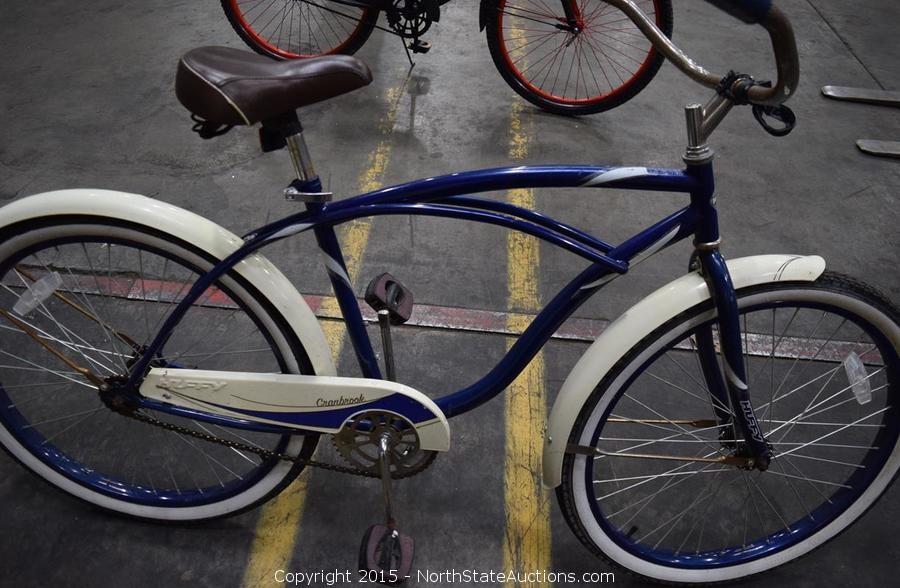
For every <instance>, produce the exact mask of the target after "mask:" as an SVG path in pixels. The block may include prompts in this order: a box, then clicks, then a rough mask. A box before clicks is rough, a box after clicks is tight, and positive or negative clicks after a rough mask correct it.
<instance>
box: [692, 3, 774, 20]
mask: <svg viewBox="0 0 900 588" xmlns="http://www.w3.org/2000/svg"><path fill="white" fill-rule="evenodd" d="M706 1H707V2H708V3H710V4H712V5H713V6H715V7H716V8H718V9H720V10H723V11H725V12H727V13H728V14H730V15H731V16H733V17H735V18H737V19H740V20H742V21H744V22H745V23H747V24H759V23H761V22H762V21H763V20H765V18H766V17H767V16H768V15H769V11H770V10H772V0H706Z"/></svg>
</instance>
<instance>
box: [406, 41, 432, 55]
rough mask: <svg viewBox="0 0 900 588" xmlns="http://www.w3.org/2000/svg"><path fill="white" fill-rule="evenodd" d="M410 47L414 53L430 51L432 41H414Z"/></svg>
mask: <svg viewBox="0 0 900 588" xmlns="http://www.w3.org/2000/svg"><path fill="white" fill-rule="evenodd" d="M408 47H409V50H410V51H412V52H413V53H428V52H429V51H431V43H429V42H428V41H413V42H412V43H410V44H409V45H408Z"/></svg>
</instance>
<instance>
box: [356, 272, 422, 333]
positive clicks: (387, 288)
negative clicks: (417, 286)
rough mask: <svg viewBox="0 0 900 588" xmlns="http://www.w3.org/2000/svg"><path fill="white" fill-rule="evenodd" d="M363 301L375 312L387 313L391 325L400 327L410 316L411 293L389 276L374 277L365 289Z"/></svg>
mask: <svg viewBox="0 0 900 588" xmlns="http://www.w3.org/2000/svg"><path fill="white" fill-rule="evenodd" d="M365 300H366V303H367V304H368V305H369V306H371V307H372V309H373V310H374V311H375V312H378V311H380V310H386V311H388V313H389V314H390V319H391V324H392V325H402V324H403V323H405V322H406V321H408V320H409V317H410V316H412V309H413V294H412V291H411V290H410V289H409V288H407V287H406V286H404V285H403V284H401V283H400V282H398V281H397V278H395V277H394V276H392V275H391V274H388V273H384V274H381V275H379V276H375V278H374V279H373V280H372V281H371V282H369V285H368V287H367V288H366V296H365Z"/></svg>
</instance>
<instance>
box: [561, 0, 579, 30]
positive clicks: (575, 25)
mask: <svg viewBox="0 0 900 588" xmlns="http://www.w3.org/2000/svg"><path fill="white" fill-rule="evenodd" d="M562 6H563V12H565V15H566V24H568V25H569V27H570V28H571V30H572V32H573V33H576V34H577V33H579V32H581V29H583V28H584V18H583V16H582V14H581V9H580V8H579V7H578V2H577V1H576V0H562Z"/></svg>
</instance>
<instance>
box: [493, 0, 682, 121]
mask: <svg viewBox="0 0 900 588" xmlns="http://www.w3.org/2000/svg"><path fill="white" fill-rule="evenodd" d="M563 2H572V4H573V6H574V8H576V9H577V11H576V13H575V14H576V16H577V27H576V28H575V29H573V28H571V27H570V26H569V25H568V23H567V18H566V13H565V10H564V7H563ZM637 4H638V7H639V8H641V10H643V11H644V12H645V13H646V14H647V15H648V16H649V17H650V18H651V19H653V20H654V21H655V22H656V25H657V26H658V27H659V28H660V30H662V31H663V32H664V33H665V34H666V35H667V36H671V35H672V4H671V1H670V0H638V1H637ZM485 28H486V31H487V42H488V47H489V48H490V51H491V57H492V58H493V60H494V64H495V65H496V66H497V69H498V70H499V72H500V74H501V75H502V76H503V79H505V80H506V82H507V83H508V84H509V85H510V86H511V87H512V88H513V90H515V91H516V92H518V93H519V95H521V96H522V97H523V98H525V99H526V100H528V101H529V102H531V103H532V104H535V105H537V106H539V107H541V108H543V109H544V110H547V111H550V112H554V113H557V114H567V115H582V114H594V113H597V112H603V111H604V110H609V109H611V108H615V107H616V106H619V105H620V104H622V103H624V102H626V101H628V100H630V99H631V98H632V97H634V95H635V94H637V93H638V92H640V91H641V90H642V89H643V88H644V86H646V85H647V84H648V83H649V82H650V80H652V79H653V76H655V75H656V72H657V71H658V70H659V67H660V65H662V62H663V56H662V55H661V54H660V53H659V52H658V51H656V49H655V48H654V47H653V45H652V44H651V43H650V41H649V40H647V38H646V37H645V36H644V34H643V33H641V31H640V29H638V28H637V27H636V26H635V25H634V23H632V22H631V20H630V19H629V18H628V17H627V16H626V15H625V14H624V13H622V12H621V11H620V10H618V9H616V8H614V7H613V6H612V5H610V4H607V3H606V2H604V1H603V0H549V1H546V0H497V2H496V8H495V12H494V13H492V14H490V15H489V16H488V19H487V22H486V26H485Z"/></svg>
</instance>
